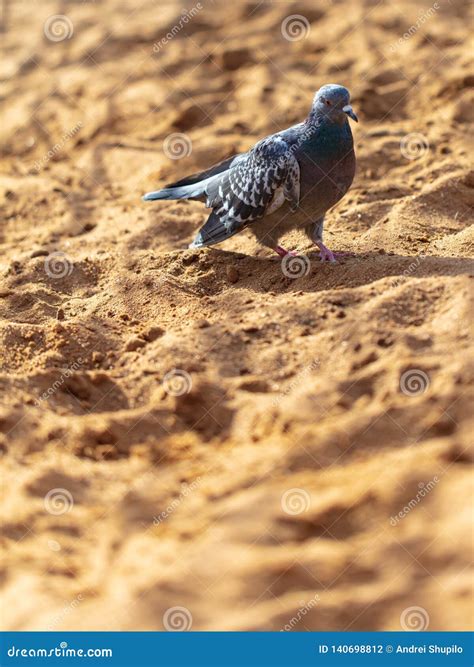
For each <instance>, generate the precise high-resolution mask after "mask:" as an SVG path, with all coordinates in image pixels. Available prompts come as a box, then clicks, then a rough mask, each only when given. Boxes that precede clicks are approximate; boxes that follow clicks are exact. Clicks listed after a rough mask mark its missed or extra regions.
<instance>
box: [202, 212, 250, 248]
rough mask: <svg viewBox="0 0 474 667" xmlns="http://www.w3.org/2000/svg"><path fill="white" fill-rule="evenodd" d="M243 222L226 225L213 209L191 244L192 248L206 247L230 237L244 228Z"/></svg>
mask: <svg viewBox="0 0 474 667" xmlns="http://www.w3.org/2000/svg"><path fill="white" fill-rule="evenodd" d="M242 227H243V225H242V224H233V225H226V224H225V223H223V222H222V220H221V219H220V218H219V216H218V215H217V214H216V212H215V211H212V213H211V215H210V216H209V217H208V219H207V221H206V224H205V225H203V226H202V227H201V229H200V230H199V232H198V233H197V235H196V236H195V238H194V241H193V242H192V243H191V244H190V246H189V247H190V248H204V247H205V246H209V245H215V244H216V243H221V242H222V241H225V240H226V239H229V238H230V237H231V236H234V234H237V232H239V231H240V230H241V229H242Z"/></svg>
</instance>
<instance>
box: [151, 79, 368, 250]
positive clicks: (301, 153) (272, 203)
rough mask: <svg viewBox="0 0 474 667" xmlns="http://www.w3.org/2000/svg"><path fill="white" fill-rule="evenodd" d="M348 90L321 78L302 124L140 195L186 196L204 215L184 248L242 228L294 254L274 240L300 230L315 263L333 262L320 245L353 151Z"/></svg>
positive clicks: (346, 181)
mask: <svg viewBox="0 0 474 667" xmlns="http://www.w3.org/2000/svg"><path fill="white" fill-rule="evenodd" d="M349 102H350V95H349V91H348V90H347V88H345V87H344V86H340V85H337V84H327V85H325V86H322V88H320V89H319V90H318V91H317V92H316V94H315V96H314V99H313V104H312V106H311V110H310V112H309V114H308V117H307V118H306V120H305V121H303V122H302V123H298V124H297V125H293V126H292V127H289V128H288V129H286V130H283V131H281V132H277V133H275V134H272V135H270V136H268V137H266V138H265V139H261V140H260V141H258V142H257V143H256V144H255V146H253V148H251V149H250V150H248V151H247V152H246V153H240V154H237V155H233V156H232V157H229V158H227V159H226V160H223V161H222V162H219V163H218V164H215V165H214V166H212V167H210V168H209V169H206V170H204V171H201V172H199V173H197V174H193V175H191V176H188V177H186V178H183V179H182V180H179V181H177V182H175V183H171V184H170V185H167V186H166V187H164V188H163V189H162V190H157V191H156V192H149V193H148V194H146V195H144V196H143V200H144V201H154V200H157V199H193V200H198V201H202V202H205V204H206V207H207V208H209V209H211V214H210V215H209V218H208V219H207V221H206V223H205V224H204V226H203V227H202V228H201V229H200V231H199V232H198V234H197V235H196V237H195V238H194V241H193V242H192V243H191V245H190V246H189V247H190V248H203V247H205V246H212V245H215V244H216V243H221V242H222V241H225V240H226V239H228V238H230V237H231V236H234V234H237V233H238V232H240V231H242V230H243V229H247V228H248V229H249V230H251V231H252V232H253V233H254V234H255V236H256V237H257V240H258V241H259V242H260V243H261V244H262V245H264V246H266V247H268V248H271V249H272V250H274V251H275V252H276V253H277V254H278V255H279V256H280V257H285V256H286V255H288V254H292V255H294V254H296V253H294V252H290V251H288V250H285V248H283V247H282V246H281V245H279V239H280V237H281V236H282V235H283V234H285V233H286V232H288V231H290V230H292V229H295V228H302V229H304V231H305V233H306V234H307V235H308V236H309V238H310V239H311V241H312V242H313V243H314V244H315V245H316V246H317V247H318V248H319V251H320V256H321V261H323V262H324V261H329V262H335V261H336V257H337V256H338V255H339V256H341V255H344V254H346V253H334V252H332V251H331V250H330V249H329V248H327V247H326V246H325V245H324V243H323V225H324V216H325V214H326V212H327V211H328V210H329V209H330V208H332V207H333V206H334V205H335V204H336V203H337V202H338V201H339V200H340V199H341V198H342V197H343V196H344V195H345V194H346V192H347V191H348V189H349V188H350V186H351V184H352V180H353V178H354V173H355V164H356V159H355V153H354V142H353V138H352V132H351V128H350V125H349V120H348V118H352V119H353V120H354V121H356V122H358V118H357V116H356V114H355V113H354V111H353V109H352V107H351V105H350V103H349Z"/></svg>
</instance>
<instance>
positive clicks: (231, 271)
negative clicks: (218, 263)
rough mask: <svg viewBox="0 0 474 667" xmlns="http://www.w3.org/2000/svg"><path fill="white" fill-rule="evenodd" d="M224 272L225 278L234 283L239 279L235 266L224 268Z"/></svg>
mask: <svg viewBox="0 0 474 667" xmlns="http://www.w3.org/2000/svg"><path fill="white" fill-rule="evenodd" d="M226 274H227V280H228V281H229V282H230V283H236V282H238V280H239V272H238V271H237V269H236V268H235V266H228V267H227V268H226Z"/></svg>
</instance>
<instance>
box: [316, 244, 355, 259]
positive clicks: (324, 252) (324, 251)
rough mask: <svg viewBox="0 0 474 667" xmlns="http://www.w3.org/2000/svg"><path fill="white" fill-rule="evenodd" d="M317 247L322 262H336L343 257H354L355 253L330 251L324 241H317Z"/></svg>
mask: <svg viewBox="0 0 474 667" xmlns="http://www.w3.org/2000/svg"><path fill="white" fill-rule="evenodd" d="M316 245H317V246H318V248H319V251H320V253H321V262H335V261H336V260H337V259H340V258H341V257H353V256H354V253H353V252H333V251H332V250H329V248H327V247H326V246H325V245H324V243H323V242H322V241H316Z"/></svg>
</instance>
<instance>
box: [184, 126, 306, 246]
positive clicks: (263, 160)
mask: <svg viewBox="0 0 474 667" xmlns="http://www.w3.org/2000/svg"><path fill="white" fill-rule="evenodd" d="M205 193H206V195H207V201H206V205H207V206H208V207H209V208H212V209H213V210H212V213H211V215H210V217H209V219H208V221H207V222H206V224H205V225H204V227H203V228H202V229H201V231H200V232H199V234H198V235H197V237H196V238H195V240H194V243H193V244H192V245H193V246H194V247H200V246H203V245H213V244H214V243H219V242H220V241H223V240H224V239H226V238H229V237H230V236H233V235H234V234H236V233H237V232H238V231H240V230H241V229H243V228H244V227H246V226H247V225H249V224H251V223H252V222H253V221H255V220H257V219H258V218H262V217H263V216H264V215H265V213H266V212H267V209H268V208H270V207H271V212H273V211H274V210H276V209H277V208H279V206H281V205H282V204H283V202H284V201H285V200H288V201H289V202H290V203H291V207H292V208H293V209H294V208H296V207H297V206H298V202H299V194H300V169H299V165H298V161H297V160H296V158H295V156H294V154H293V151H292V150H291V146H290V145H289V144H288V143H287V142H286V141H285V140H284V139H283V138H282V137H281V136H279V135H273V136H271V137H267V138H266V139H262V141H259V142H258V143H257V144H256V145H255V146H254V148H253V149H252V150H250V151H249V152H248V153H246V154H245V155H241V156H239V157H238V158H237V159H236V160H235V161H234V162H233V163H232V164H231V165H230V168H229V169H228V170H227V171H225V172H224V173H222V174H219V175H218V176H216V177H215V178H213V179H211V180H210V181H209V182H208V183H207V185H206V188H205Z"/></svg>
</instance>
